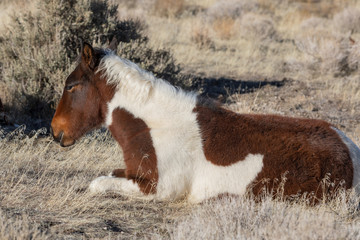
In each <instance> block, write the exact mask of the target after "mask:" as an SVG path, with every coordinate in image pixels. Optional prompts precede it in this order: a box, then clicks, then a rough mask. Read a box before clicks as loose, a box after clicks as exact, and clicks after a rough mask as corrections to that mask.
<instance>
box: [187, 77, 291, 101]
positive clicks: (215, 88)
mask: <svg viewBox="0 0 360 240" xmlns="http://www.w3.org/2000/svg"><path fill="white" fill-rule="evenodd" d="M289 81H290V80H288V79H286V78H284V79H283V80H270V81H269V80H267V79H265V80H263V81H242V80H235V79H230V78H197V79H196V80H194V82H193V86H192V87H191V88H192V90H195V91H197V92H199V93H200V94H201V96H204V97H209V98H213V99H217V100H219V101H221V102H223V103H224V102H229V101H230V99H229V97H230V96H232V95H233V94H236V93H237V94H245V93H251V92H254V91H256V90H258V89H260V88H262V87H264V86H274V87H282V86H284V85H285V84H286V83H287V82H289Z"/></svg>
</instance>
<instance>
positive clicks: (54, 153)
mask: <svg viewBox="0 0 360 240" xmlns="http://www.w3.org/2000/svg"><path fill="white" fill-rule="evenodd" d="M111 2H113V3H120V5H119V17H121V18H126V17H134V18H140V19H141V20H143V21H144V22H145V23H146V24H147V25H148V28H147V29H146V30H145V32H146V34H147V35H148V36H149V39H150V45H151V46H152V47H153V48H154V49H158V48H166V49H170V50H171V51H172V53H173V54H174V57H175V58H176V60H177V62H178V63H180V64H181V65H182V66H183V68H184V72H186V73H191V74H194V75H196V76H199V77H203V78H205V79H206V78H207V77H211V78H214V77H215V78H216V77H224V78H226V79H227V80H228V81H232V80H233V81H237V80H238V81H243V82H244V83H247V82H249V81H251V82H255V84H257V83H258V84H259V85H260V81H265V82H270V81H276V80H282V79H283V78H286V79H290V80H288V81H286V82H285V85H284V86H283V87H275V86H271V85H267V86H265V87H262V88H259V89H256V91H254V92H253V93H249V94H240V93H239V92H241V90H244V89H235V90H238V91H235V92H234V89H227V90H228V94H227V97H229V98H228V104H227V107H228V108H230V109H232V110H234V111H237V112H248V113H275V114H282V115H288V116H297V117H299V116H300V117H308V118H320V119H324V120H327V121H329V122H331V123H332V124H334V125H335V126H337V127H339V128H341V129H342V130H344V131H345V132H346V133H347V134H348V135H349V136H350V137H351V138H352V139H354V141H355V142H356V143H357V144H360V140H359V136H360V127H359V123H360V85H359V82H360V78H359V75H360V69H359V65H360V63H359V62H360V47H359V46H360V32H359V31H360V30H359V24H358V19H359V11H360V10H359V9H360V2H359V1H356V0H349V1H342V0H333V1H325V0H317V1H307V0H304V1H300V0H276V1H264V0H258V1H244V0H232V1H225V0H201V1H194V0H188V1H168V0H165V1H160V0H158V1H143V0H137V1H133V2H132V3H131V4H129V1H124V0H121V1H120V0H113V1H111ZM175 2H176V4H175ZM177 2H179V3H181V4H180V5H177ZM17 3H24V5H25V3H26V4H31V2H30V3H28V2H27V1H20V0H19V1H17ZM160 3H161V4H160ZM156 4H160V5H158V8H159V9H160V8H161V7H163V8H164V9H165V10H164V11H165V13H160V12H159V13H155V14H154V12H153V9H154V7H155V6H156ZM167 4H169V5H167ZM0 6H1V7H3V8H2V9H3V10H2V11H1V12H0V14H1V15H0V16H1V17H2V16H5V15H4V14H8V12H9V11H8V9H14V8H16V7H17V6H19V5H16V4H15V3H13V2H10V1H5V2H2V3H1V4H0ZM25 6H28V5H25ZM18 8H20V7H18ZM168 9H173V10H168ZM176 9H178V10H176ZM159 11H160V10H159ZM6 21H7V20H6ZM6 21H4V23H5V24H6ZM0 30H1V29H0ZM1 31H3V30H1ZM0 91H1V90H0ZM1 94H2V92H0V95H1ZM0 135H1V130H0ZM20 136H21V137H17V135H14V136H13V137H7V138H2V139H1V140H0V162H1V165H2V168H1V169H0V183H1V184H0V231H1V232H0V238H8V239H13V238H18V239H22V238H31V237H33V238H37V239H38V238H39V239H43V238H44V239H46V238H49V239H54V238H62V239H64V238H74V239H79V238H99V239H123V238H132V239H133V238H148V239H169V238H171V239H199V238H200V239H259V238H264V239H359V238H360V235H359V234H360V231H359V229H360V215H359V212H358V211H357V210H356V209H357V207H358V203H359V198H358V197H356V196H354V195H353V194H352V193H349V192H340V193H339V195H338V197H337V198H336V199H335V200H333V201H331V202H330V203H327V204H325V203H322V204H320V205H318V206H316V207H308V206H306V205H305V204H304V201H302V200H301V199H300V200H299V201H298V202H292V203H289V202H284V201H281V200H272V199H270V198H269V197H266V198H264V199H263V201H261V202H258V203H256V202H254V201H253V200H251V199H249V198H226V199H222V200H219V201H212V202H207V203H204V204H200V205H195V206H192V205H188V204H186V203H185V202H156V201H150V202H149V201H139V200H136V199H133V198H130V197H126V196H121V195H116V194H108V195H97V196H92V195H91V194H89V192H88V191H87V186H88V184H89V183H90V181H91V180H92V179H94V178H95V177H97V176H99V175H103V174H108V173H109V172H110V171H111V170H112V169H114V168H119V167H123V166H124V163H123V159H122V153H121V149H120V148H119V147H118V146H117V144H116V143H115V142H114V141H113V140H112V138H111V137H110V136H109V135H108V134H104V133H100V132H96V133H93V134H90V135H88V136H86V137H85V138H83V139H82V140H81V141H79V142H78V143H77V145H75V146H74V147H72V148H69V149H63V148H60V147H59V146H58V145H57V144H55V143H54V142H53V141H52V140H51V139H50V137H44V136H42V135H41V134H40V135H39V136H37V137H36V136H35V137H32V138H29V137H25V136H23V135H21V134H20Z"/></svg>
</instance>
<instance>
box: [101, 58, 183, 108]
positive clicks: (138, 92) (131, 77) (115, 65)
mask: <svg viewBox="0 0 360 240" xmlns="http://www.w3.org/2000/svg"><path fill="white" fill-rule="evenodd" d="M98 71H103V73H104V75H105V77H106V78H107V84H110V85H115V86H116V88H117V90H118V91H121V94H123V95H125V96H127V98H128V99H129V100H132V101H136V102H138V103H144V102H146V101H147V100H148V99H149V97H150V95H151V93H152V90H153V89H154V88H160V89H161V91H162V92H166V94H167V95H168V97H175V96H176V95H178V94H180V95H182V94H184V93H185V92H184V91H182V90H180V89H178V88H176V87H174V86H172V85H171V84H170V83H168V82H167V81H164V80H163V79H160V78H156V77H155V76H154V75H153V74H152V73H151V72H148V71H145V70H143V69H141V68H140V67H139V66H138V65H137V64H135V63H133V62H131V61H129V60H127V59H123V58H120V57H119V56H116V55H115V54H114V53H113V52H108V53H106V55H105V56H104V57H103V58H102V60H101V62H100V65H99V70H98ZM180 92H181V93H180Z"/></svg>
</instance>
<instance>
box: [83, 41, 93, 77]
mask: <svg viewBox="0 0 360 240" xmlns="http://www.w3.org/2000/svg"><path fill="white" fill-rule="evenodd" d="M81 61H82V62H83V63H85V65H86V66H87V67H89V68H90V69H92V70H93V69H94V68H95V52H94V49H93V47H92V46H91V45H90V44H88V43H86V42H84V43H83V46H82V51H81Z"/></svg>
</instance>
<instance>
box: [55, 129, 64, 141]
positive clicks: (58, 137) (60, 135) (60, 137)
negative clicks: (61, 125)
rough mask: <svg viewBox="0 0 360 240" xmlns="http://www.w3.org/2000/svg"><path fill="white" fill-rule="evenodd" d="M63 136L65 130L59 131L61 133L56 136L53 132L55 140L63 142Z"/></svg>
mask: <svg viewBox="0 0 360 240" xmlns="http://www.w3.org/2000/svg"><path fill="white" fill-rule="evenodd" d="M63 136H64V132H63V131H61V132H60V133H59V135H57V136H55V135H54V133H53V137H54V140H55V141H56V142H61V139H62V138H63Z"/></svg>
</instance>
